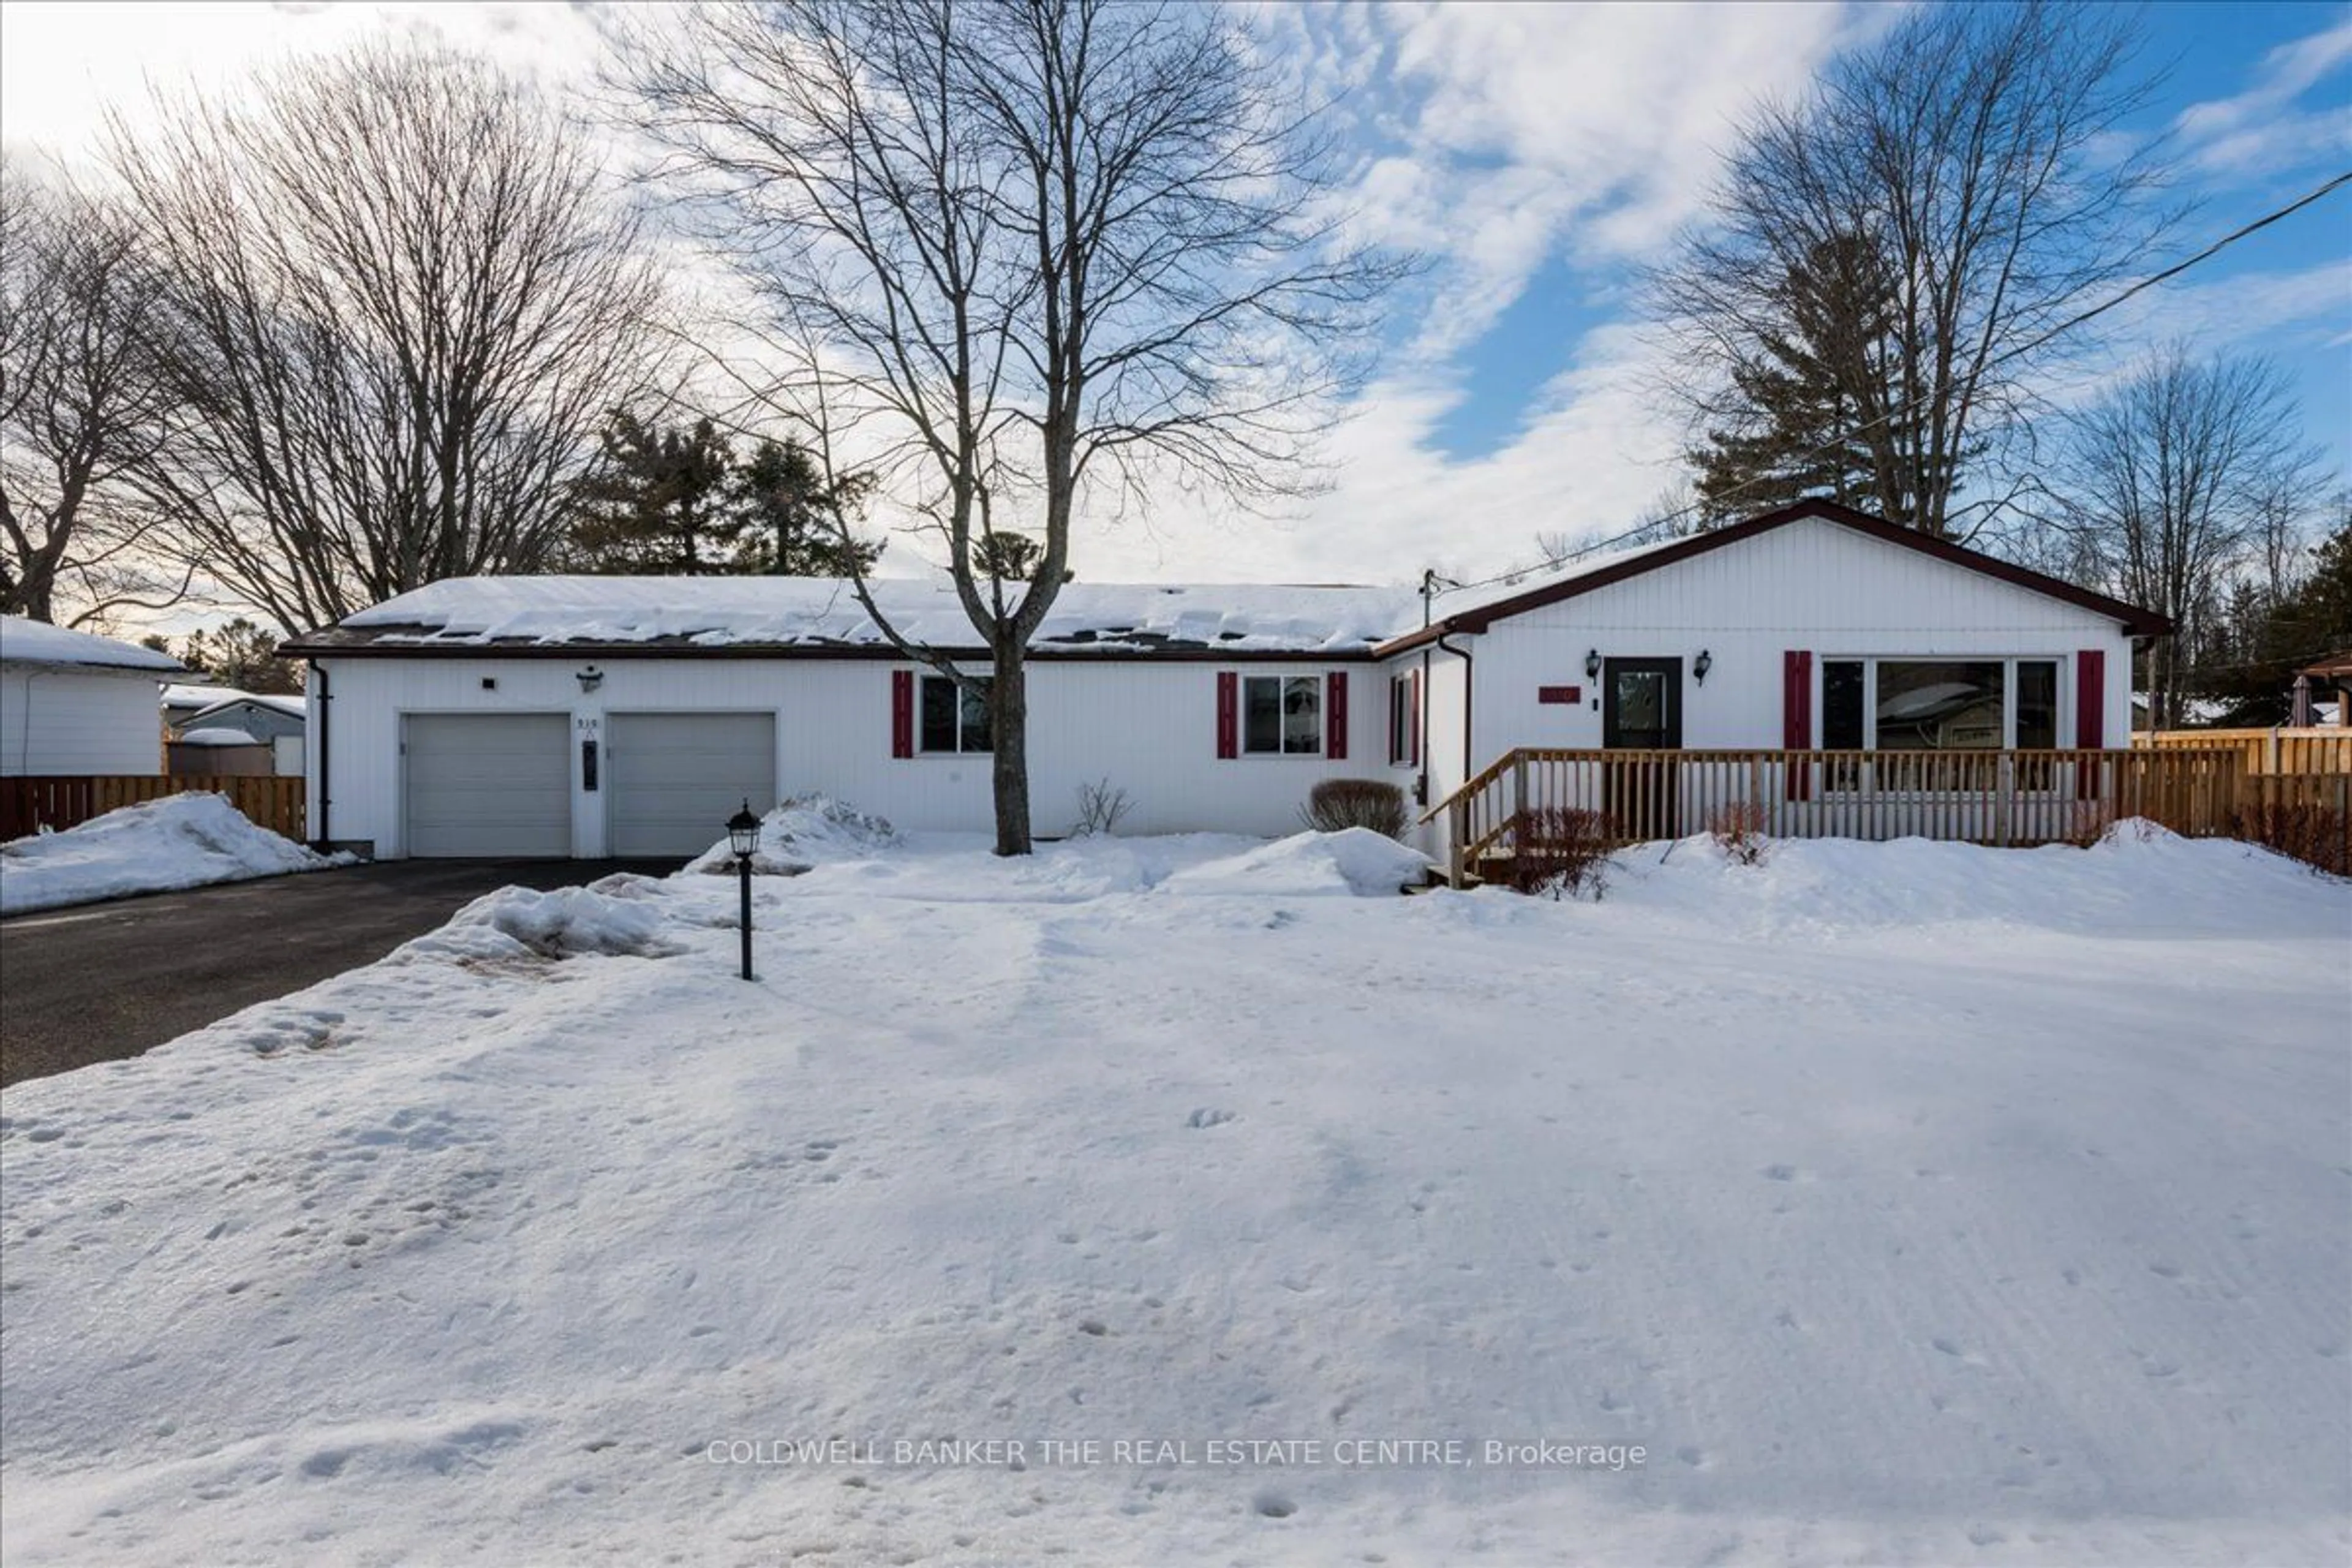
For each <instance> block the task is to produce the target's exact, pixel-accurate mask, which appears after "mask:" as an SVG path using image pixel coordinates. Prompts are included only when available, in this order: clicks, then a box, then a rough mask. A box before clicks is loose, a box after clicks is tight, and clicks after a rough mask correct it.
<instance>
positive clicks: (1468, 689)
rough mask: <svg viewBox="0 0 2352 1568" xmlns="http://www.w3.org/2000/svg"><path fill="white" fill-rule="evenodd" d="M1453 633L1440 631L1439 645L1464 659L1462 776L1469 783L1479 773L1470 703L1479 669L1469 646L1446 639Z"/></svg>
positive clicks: (1473, 695)
mask: <svg viewBox="0 0 2352 1568" xmlns="http://www.w3.org/2000/svg"><path fill="white" fill-rule="evenodd" d="M1453 635H1454V634H1453V633H1451V632H1440V633H1438V634H1437V646H1438V647H1441V648H1444V650H1445V651H1446V652H1447V653H1450V654H1452V655H1454V658H1458V659H1460V660H1461V661H1462V777H1463V780H1464V782H1465V783H1467V782H1468V781H1469V780H1471V779H1473V778H1475V777H1476V776H1477V773H1478V763H1477V759H1476V758H1475V757H1474V756H1473V755H1472V754H1471V752H1470V711H1471V709H1470V705H1471V702H1472V701H1473V700H1474V699H1475V697H1476V695H1477V690H1478V682H1477V680H1476V679H1475V677H1476V675H1477V670H1476V668H1475V664H1474V660H1473V658H1472V656H1471V653H1470V650H1469V649H1468V648H1466V647H1454V645H1453V644H1452V643H1450V642H1447V641H1446V640H1445V639H1446V638H1447V637H1451V636H1453Z"/></svg>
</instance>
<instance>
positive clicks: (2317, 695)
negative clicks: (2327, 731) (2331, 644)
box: [2294, 648, 2352, 729]
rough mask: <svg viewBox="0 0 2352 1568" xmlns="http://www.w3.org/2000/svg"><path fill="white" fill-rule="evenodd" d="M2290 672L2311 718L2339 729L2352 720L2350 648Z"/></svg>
mask: <svg viewBox="0 0 2352 1568" xmlns="http://www.w3.org/2000/svg"><path fill="white" fill-rule="evenodd" d="M2294 673H2295V679H2296V683H2297V684H2298V685H2300V686H2302V687H2303V689H2304V690H2305V694H2306V697H2307V700H2308V702H2309V705H2310V708H2311V720H2312V722H2314V723H2315V724H2324V725H2328V726H2331V727H2335V728H2339V729H2340V728H2342V727H2343V726H2344V725H2346V724H2347V723H2352V648H2347V649H2345V650H2344V651H2342V652H2339V653H2333V654H2330V655H2328V656H2327V657H2326V658H2323V659H2321V660H2320V661H2319V662H2318V663H2316V664H2307V665H2305V666H2304V667H2303V668H2301V669H2298V670H2296V671H2295V672H2294Z"/></svg>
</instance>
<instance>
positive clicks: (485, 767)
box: [403, 713, 572, 859]
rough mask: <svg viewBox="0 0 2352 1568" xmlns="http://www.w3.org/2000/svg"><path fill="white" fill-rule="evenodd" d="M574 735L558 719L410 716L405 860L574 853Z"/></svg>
mask: <svg viewBox="0 0 2352 1568" xmlns="http://www.w3.org/2000/svg"><path fill="white" fill-rule="evenodd" d="M571 727H572V726H571V720H570V717H569V716H568V715H566V714H562V713H412V714H410V715H408V719H407V723H406V725H405V727H404V737H403V738H404V745H405V748H406V757H405V759H404V760H405V762H406V770H405V772H406V778H407V785H406V795H407V819H408V852H409V853H410V854H411V855H414V856H418V857H422V858H449V857H473V856H538V857H544V858H550V859H555V858H562V857H564V856H568V855H570V854H571V853H572V763H571V754H570V752H569V750H568V747H567V742H568V739H569V736H570V733H571Z"/></svg>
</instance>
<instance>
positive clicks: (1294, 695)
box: [1242, 675, 1323, 757]
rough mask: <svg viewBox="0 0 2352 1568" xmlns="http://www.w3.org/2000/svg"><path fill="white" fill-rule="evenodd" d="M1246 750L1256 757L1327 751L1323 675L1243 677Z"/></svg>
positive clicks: (1248, 754) (1244, 740) (1307, 754)
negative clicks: (1324, 734) (1324, 749)
mask: <svg viewBox="0 0 2352 1568" xmlns="http://www.w3.org/2000/svg"><path fill="white" fill-rule="evenodd" d="M1242 752H1243V754H1244V755H1246V756H1253V757H1276V756H1279V757H1319V756H1321V755H1322V754H1323V678H1322V677H1321V676H1319V675H1246V676H1244V677H1243V678H1242Z"/></svg>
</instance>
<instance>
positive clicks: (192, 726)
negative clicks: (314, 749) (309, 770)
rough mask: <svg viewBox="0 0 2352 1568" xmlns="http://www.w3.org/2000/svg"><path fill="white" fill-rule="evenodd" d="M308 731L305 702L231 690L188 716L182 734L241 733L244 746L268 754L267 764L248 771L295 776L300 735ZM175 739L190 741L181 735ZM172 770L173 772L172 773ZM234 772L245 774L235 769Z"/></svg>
mask: <svg viewBox="0 0 2352 1568" xmlns="http://www.w3.org/2000/svg"><path fill="white" fill-rule="evenodd" d="M308 728H309V703H308V701H307V700H305V699H303V698H301V697H299V696H295V695H290V694H285V693H278V692H256V691H234V692H228V693H226V695H223V696H222V697H221V698H220V700H217V701H215V702H212V703H209V704H207V705H206V706H205V707H203V708H200V709H198V710H195V711H194V713H191V714H190V715H188V717H187V718H186V720H184V721H183V724H182V729H183V731H191V732H192V731H197V730H205V729H221V730H234V731H243V732H244V734H245V736H246V737H247V744H250V745H258V746H261V747H263V748H265V749H266V750H267V751H268V752H269V765H268V767H264V768H257V769H253V770H251V771H253V772H257V773H278V774H282V775H285V776H287V777H289V778H291V777H298V776H299V775H300V773H301V772H302V763H303V752H304V748H303V739H302V738H303V734H304V732H305V731H307V730H308ZM177 738H178V739H181V740H188V739H191V738H193V737H192V734H191V733H183V734H182V735H180V736H179V737H177ZM175 771H176V770H175ZM236 771H237V772H240V773H241V772H246V771H247V769H245V768H243V767H239V768H238V769H236Z"/></svg>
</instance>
